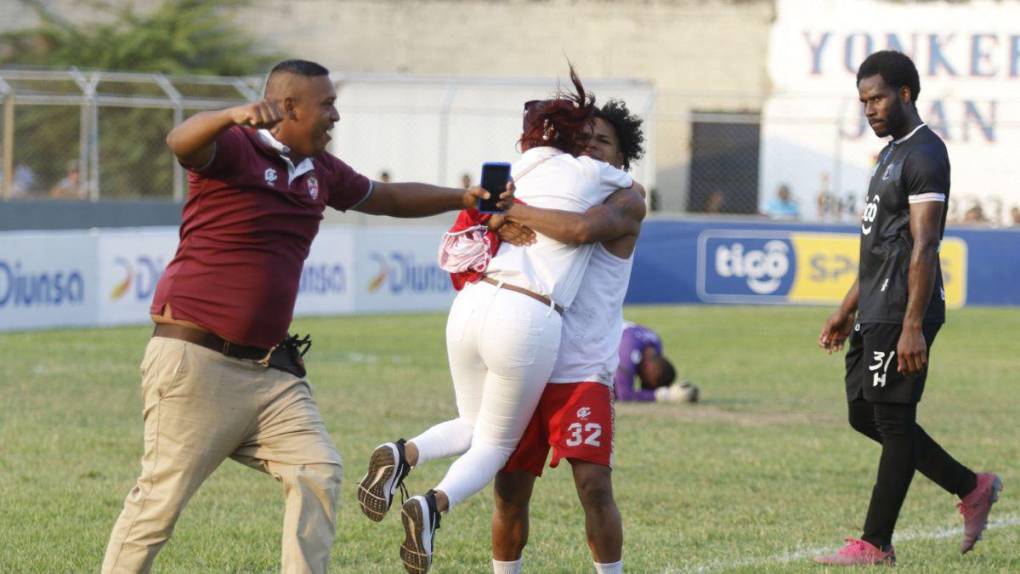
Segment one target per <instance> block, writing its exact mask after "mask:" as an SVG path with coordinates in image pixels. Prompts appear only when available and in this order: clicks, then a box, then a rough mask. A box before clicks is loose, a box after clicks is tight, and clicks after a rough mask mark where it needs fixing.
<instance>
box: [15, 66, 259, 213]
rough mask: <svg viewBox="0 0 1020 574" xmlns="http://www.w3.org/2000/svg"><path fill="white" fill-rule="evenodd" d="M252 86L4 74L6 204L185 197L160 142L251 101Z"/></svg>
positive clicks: (155, 77)
mask: <svg viewBox="0 0 1020 574" xmlns="http://www.w3.org/2000/svg"><path fill="white" fill-rule="evenodd" d="M258 82H259V80H258V79H256V78H218V77H174V78H170V77H166V76H163V75H160V74H128V73H116V72H80V71H78V70H74V69H72V70H69V71H63V72H57V71H31V70H8V69H4V70H0V98H2V100H0V101H2V109H3V113H2V114H0V118H2V120H0V122H2V123H0V134H2V138H0V150H2V158H3V159H2V163H0V172H2V175H0V192H2V197H4V198H8V199H18V198H23V199H43V198H52V199H80V200H97V199H99V198H100V197H102V198H103V199H138V198H153V199H171V198H173V199H178V200H179V199H181V198H182V197H183V192H184V178H183V170H181V168H180V167H179V166H177V164H176V162H174V161H173V156H172V155H171V154H170V152H169V151H168V150H167V148H166V145H165V143H164V139H165V138H166V134H167V132H169V131H170V129H171V128H172V127H173V126H174V124H175V123H179V122H180V121H182V120H183V119H184V117H186V116H187V115H188V114H190V113H194V112H196V111H199V110H205V109H217V108H222V107H226V106H229V105H236V104H238V103H242V102H244V101H246V100H250V99H253V98H254V97H255V96H256V95H257V94H258Z"/></svg>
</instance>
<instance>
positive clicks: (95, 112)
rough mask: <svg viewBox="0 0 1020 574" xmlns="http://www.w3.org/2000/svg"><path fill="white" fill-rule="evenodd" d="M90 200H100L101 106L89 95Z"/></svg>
mask: <svg viewBox="0 0 1020 574" xmlns="http://www.w3.org/2000/svg"><path fill="white" fill-rule="evenodd" d="M88 105H89V120H90V121H89V201H99V106H97V105H96V101H95V99H94V98H93V97H91V96H90V97H89V104H88Z"/></svg>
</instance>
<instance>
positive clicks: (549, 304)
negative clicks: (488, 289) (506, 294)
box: [482, 275, 563, 315]
mask: <svg viewBox="0 0 1020 574" xmlns="http://www.w3.org/2000/svg"><path fill="white" fill-rule="evenodd" d="M482 281H485V282H486V283H491V284H492V285H495V286H497V287H502V288H503V289H506V290H507V291H513V292H514V293H520V294H521V295H527V296H528V297H531V298H532V299H534V300H535V301H538V302H540V303H542V304H543V305H545V306H546V307H552V308H553V309H556V312H557V313H559V314H560V315H563V305H560V304H559V303H553V301H552V299H550V298H548V297H546V296H545V295H539V294H538V293H535V292H534V291H529V290H528V289H525V288H524V287H518V286H516V285H511V284H509V283H500V282H499V281H496V280H495V279H493V278H491V277H489V276H488V275H486V276H485V277H482Z"/></svg>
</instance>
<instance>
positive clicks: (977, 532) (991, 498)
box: [956, 472, 1002, 554]
mask: <svg viewBox="0 0 1020 574" xmlns="http://www.w3.org/2000/svg"><path fill="white" fill-rule="evenodd" d="M1001 490H1002V481H1001V480H999V477H998V476H996V475H995V474H993V473H991V472H981V473H978V475H977V486H976V487H974V490H972V491H971V492H970V494H968V495H967V496H964V497H963V500H961V501H960V503H959V504H957V505H956V507H957V508H959V509H960V514H962V515H963V541H962V542H960V552H961V553H963V554H966V553H968V552H970V551H971V550H972V549H973V548H974V545H975V544H977V541H978V540H981V533H982V532H984V530H985V527H986V526H988V513H989V512H991V510H992V505H993V504H995V501H996V500H998V499H999V492H1000V491H1001Z"/></svg>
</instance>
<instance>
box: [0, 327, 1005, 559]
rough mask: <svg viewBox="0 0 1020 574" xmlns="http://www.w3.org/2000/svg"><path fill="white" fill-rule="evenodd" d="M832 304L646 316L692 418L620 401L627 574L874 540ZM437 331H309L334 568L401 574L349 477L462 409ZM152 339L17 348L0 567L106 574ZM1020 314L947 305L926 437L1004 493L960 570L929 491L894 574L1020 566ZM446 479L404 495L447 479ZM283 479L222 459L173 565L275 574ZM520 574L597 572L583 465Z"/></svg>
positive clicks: (466, 549)
mask: <svg viewBox="0 0 1020 574" xmlns="http://www.w3.org/2000/svg"><path fill="white" fill-rule="evenodd" d="M827 312H828V310H827V309H822V308H752V307H636V308H629V309H628V310H627V313H626V314H627V317H628V318H629V319H631V320H635V321H639V322H643V323H646V324H648V325H650V326H652V327H654V328H656V329H657V330H659V331H660V332H661V333H662V335H663V338H664V340H665V342H666V347H667V353H668V354H669V355H670V356H671V357H672V358H673V359H674V360H675V362H676V364H677V366H678V369H679V371H680V372H681V375H683V376H685V377H689V378H691V379H692V380H693V381H695V382H696V383H697V384H699V385H700V386H701V387H702V397H703V402H702V403H701V404H698V405H694V406H690V405H658V404H652V405H621V406H619V408H618V416H617V424H618V432H617V446H616V455H617V466H616V471H615V473H614V476H615V481H616V495H617V500H618V502H619V505H620V508H621V511H622V513H623V517H624V533H625V538H626V541H625V546H624V560H625V566H626V569H627V570H628V571H629V572H657V573H658V572H724V571H725V572H756V573H757V572H784V573H786V572H822V571H824V569H823V568H819V567H816V566H814V565H813V564H812V563H811V562H810V558H809V557H810V555H811V554H812V553H813V552H814V551H818V550H823V549H831V548H835V547H838V546H839V545H841V542H842V538H843V537H844V536H849V535H854V536H858V535H859V534H860V532H859V531H860V527H861V524H862V522H863V518H864V512H865V509H866V504H867V497H868V495H869V493H870V488H871V482H872V480H873V476H874V472H875V468H876V464H877V460H878V453H879V450H878V447H877V445H874V444H872V443H871V442H870V441H868V440H867V439H865V438H863V437H861V436H859V435H857V434H856V433H855V432H853V431H852V430H851V429H850V428H849V426H848V425H847V424H846V422H845V414H844V409H845V401H844V395H843V384H842V358H841V357H837V356H831V357H829V356H826V355H825V354H824V353H823V352H821V351H820V350H818V349H817V348H816V347H815V339H816V337H817V334H818V331H819V329H820V327H821V323H822V321H823V320H824V318H825V316H826V313H827ZM444 321H445V316H444V315H401V316H378V317H342V318H328V319H303V320H299V321H298V322H297V324H296V325H295V330H297V331H299V332H311V333H312V334H313V335H314V339H315V345H314V347H313V349H312V351H311V353H310V356H309V359H310V360H309V361H308V363H309V369H310V376H311V381H312V383H313V386H314V388H315V394H316V398H317V400H318V403H319V407H320V409H321V411H322V413H323V416H324V418H325V420H326V423H327V426H328V427H329V429H330V431H331V432H332V434H333V436H334V438H335V440H336V442H337V444H338V446H339V447H340V450H341V452H342V454H343V456H344V460H345V466H346V468H345V474H346V478H345V482H344V486H343V493H342V503H341V504H342V508H341V513H340V526H339V529H338V530H339V531H338V536H337V540H336V544H335V546H334V548H333V557H332V564H333V567H332V570H333V571H335V572H352V573H371V572H401V571H402V569H401V566H400V560H399V557H398V554H397V549H398V546H399V544H400V541H401V540H402V539H403V531H402V528H401V527H400V521H399V517H398V515H397V513H392V514H391V516H389V517H387V519H386V521H384V522H383V523H381V524H376V523H373V522H370V521H368V520H367V519H365V518H364V517H363V516H362V515H361V513H360V511H359V510H358V507H357V501H356V500H355V495H354V492H355V485H356V482H357V480H358V479H360V477H361V474H362V473H363V472H364V467H365V464H366V461H367V455H368V454H369V452H370V451H371V449H372V448H373V447H374V446H375V445H376V444H378V443H379V442H381V441H383V440H389V439H393V438H396V437H400V436H412V435H414V434H416V433H417V432H419V431H421V430H423V429H424V428H426V427H427V426H428V425H430V424H432V423H435V422H438V421H440V420H443V419H445V418H448V417H450V416H452V415H453V414H454V403H453V392H452V389H451V386H450V384H449V381H448V376H447V368H446V359H445V353H444V343H443V325H444ZM148 333H149V329H148V328H144V327H131V328H118V329H102V330H66V331H49V332H35V333H18V334H7V335H2V336H0V359H2V360H0V572H3V573H21V572H42V573H51V572H53V573H55V572H96V571H98V568H99V564H100V562H101V559H102V554H103V550H104V546H105V544H106V539H107V536H108V534H109V530H110V527H111V526H112V524H113V522H114V519H115V518H116V516H117V514H118V512H119V510H120V507H121V501H122V499H123V497H124V496H125V495H126V494H127V492H128V490H129V489H130V488H131V486H132V484H133V481H134V478H135V476H136V473H137V472H138V470H139V458H140V456H141V448H142V440H141V422H142V421H141V400H140V393H139V377H138V369H137V365H138V363H139V360H140V358H141V353H142V350H143V348H144V346H145V341H146V337H147V335H148ZM1018 333H1020V311H1018V310H1006V309H965V310H960V311H953V312H951V314H950V323H949V324H948V325H947V326H946V328H945V329H944V330H943V331H942V333H940V335H939V338H938V340H937V341H936V343H935V348H934V355H933V372H932V374H931V376H930V377H929V381H928V387H927V395H926V397H925V400H924V402H923V403H922V405H921V410H920V422H921V424H922V425H924V426H925V427H926V428H927V430H928V431H929V433H930V434H932V435H933V436H934V437H935V438H936V440H939V441H940V442H941V443H942V444H943V446H945V447H946V448H947V450H949V451H950V452H952V453H954V454H955V455H956V456H957V457H958V458H960V459H961V460H962V461H963V462H964V463H965V464H967V465H968V466H971V467H972V468H975V469H979V470H983V469H989V470H995V471H997V472H998V473H999V474H1000V475H1001V476H1002V478H1003V481H1004V483H1005V485H1006V489H1005V492H1004V495H1003V497H1002V499H1001V500H1000V502H999V504H998V505H997V506H996V507H995V511H994V512H993V515H992V528H991V529H990V530H989V531H988V532H987V533H986V535H985V540H984V541H983V542H981V543H979V545H978V547H977V549H976V550H975V551H974V552H973V553H971V554H969V555H967V556H960V554H959V553H958V550H957V544H958V538H959V535H960V533H961V520H960V518H959V515H958V514H957V513H956V509H955V507H954V504H955V500H954V499H953V497H952V496H950V495H948V494H946V493H944V492H942V491H941V490H939V489H938V488H937V487H936V486H934V485H933V484H931V483H929V482H927V481H926V480H925V479H924V478H923V477H921V476H918V477H917V478H916V479H915V481H914V484H913V487H912V489H911V493H910V495H909V497H908V498H907V501H906V504H905V506H904V510H903V513H902V515H901V518H900V522H899V526H898V532H897V539H896V540H897V553H898V556H899V562H900V565H899V566H898V571H899V572H903V573H908V572H909V573H913V572H982V573H984V572H1020V550H1018V549H1020V494H1018V493H1020V432H1018V423H1017V413H1020V393H1018V392H1016V382H1017V378H1016V377H1017V375H1016V373H1017V367H1018V366H1020V356H1018V349H1020V346H1018V345H1017V337H1018ZM446 467H447V464H446V463H432V464H431V465H425V466H423V467H421V468H418V469H416V470H415V472H414V473H413V474H412V475H411V477H410V478H409V479H408V486H409V487H410V488H411V490H412V491H416V492H417V491H423V490H424V489H426V488H429V487H431V486H433V485H434V483H435V482H436V481H437V480H438V479H439V478H440V476H441V475H442V473H443V472H444V471H445V469H446ZM491 509H492V503H491V489H487V490H486V491H484V492H483V493H482V494H479V495H478V496H475V497H474V498H473V499H471V500H470V501H468V502H467V503H465V504H464V505H463V506H462V507H459V508H458V509H457V510H455V511H454V513H452V514H450V515H449V516H447V517H446V518H445V519H444V521H443V526H442V529H441V530H440V531H439V533H438V537H437V554H436V558H435V567H434V571H435V572H437V573H440V574H442V573H446V572H486V571H490V566H489V559H490V540H489V520H490V513H491ZM282 513H283V504H282V495H281V487H280V485H279V484H278V483H276V482H274V481H273V480H271V479H270V478H268V477H267V476H266V475H263V474H261V473H258V472H254V471H252V470H250V469H248V468H246V467H242V466H241V465H239V464H236V463H234V462H232V461H227V462H226V463H225V464H224V465H223V466H222V467H221V468H220V469H219V470H218V471H217V472H216V473H215V474H214V475H213V476H212V478H211V479H210V480H209V481H208V482H207V483H206V484H205V485H204V487H203V488H202V489H201V490H200V491H199V493H198V495H197V496H196V497H195V498H194V499H193V500H192V502H191V504H190V505H189V507H188V508H187V510H186V511H185V513H184V515H183V517H182V519H181V520H180V522H179V523H178V527H177V531H176V533H175V535H174V537H173V539H172V540H171V541H170V543H169V544H168V545H167V546H166V548H165V549H164V550H163V552H162V554H161V555H160V558H159V559H158V561H157V563H156V571H157V572H180V573H196V572H275V571H277V570H278V554H279V534H280V523H281V518H282ZM524 566H525V570H526V571H527V572H534V573H558V572H590V571H591V560H590V556H589V553H588V549H587V547H586V545H585V542H584V530H583V521H582V513H581V510H580V507H579V506H578V504H577V501H576V496H575V494H574V490H573V483H572V480H571V478H570V472H569V470H568V468H567V467H566V466H561V467H560V468H559V469H556V470H553V471H549V472H547V473H546V476H545V478H542V479H541V480H540V481H539V483H538V486H537V487H536V496H535V499H534V507H533V518H532V532H531V544H530V545H529V547H528V549H527V551H526V553H525V562H524Z"/></svg>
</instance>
